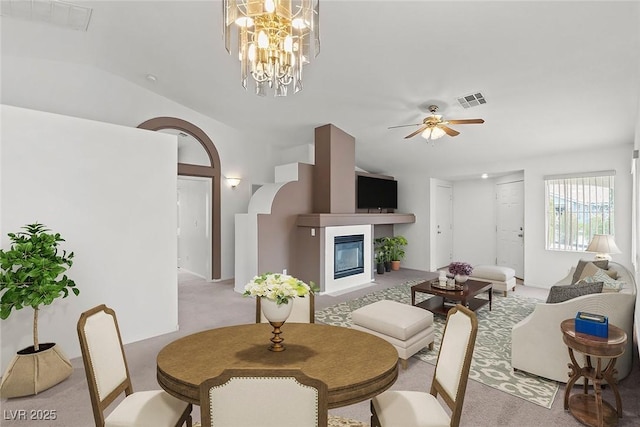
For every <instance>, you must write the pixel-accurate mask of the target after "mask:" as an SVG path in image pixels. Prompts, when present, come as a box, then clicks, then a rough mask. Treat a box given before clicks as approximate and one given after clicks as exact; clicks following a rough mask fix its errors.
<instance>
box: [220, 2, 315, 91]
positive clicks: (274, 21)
mask: <svg viewBox="0 0 640 427" xmlns="http://www.w3.org/2000/svg"><path fill="white" fill-rule="evenodd" d="M319 7H320V5H319V0H224V1H223V2H222V15H223V19H224V26H223V27H224V41H225V48H226V49H227V52H229V53H231V39H232V37H233V34H235V33H236V32H237V40H238V59H239V60H240V63H241V66H240V81H241V83H242V86H243V87H244V88H245V89H247V84H248V80H249V76H251V77H252V79H253V80H254V82H255V93H256V95H259V96H265V95H266V94H267V91H268V90H271V89H273V94H274V96H286V95H287V92H288V88H289V85H292V86H293V92H294V93H297V92H299V91H301V90H302V66H303V65H305V64H307V63H309V62H310V61H311V58H312V57H315V56H317V55H318V54H319V53H320V31H319V30H320V18H319V12H320V10H319ZM236 28H237V31H236Z"/></svg>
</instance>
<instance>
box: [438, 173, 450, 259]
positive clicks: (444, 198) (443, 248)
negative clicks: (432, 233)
mask: <svg viewBox="0 0 640 427" xmlns="http://www.w3.org/2000/svg"><path fill="white" fill-rule="evenodd" d="M452 257H453V189H452V187H447V186H444V185H437V186H436V253H435V260H436V266H437V268H440V267H445V266H447V265H449V263H450V262H451V259H452Z"/></svg>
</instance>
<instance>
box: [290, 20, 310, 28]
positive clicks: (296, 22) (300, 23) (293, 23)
mask: <svg viewBox="0 0 640 427" xmlns="http://www.w3.org/2000/svg"><path fill="white" fill-rule="evenodd" d="M291 26H292V27H293V28H295V29H296V30H302V29H304V28H307V24H306V23H305V22H304V19H302V18H296V19H294V20H293V21H291Z"/></svg>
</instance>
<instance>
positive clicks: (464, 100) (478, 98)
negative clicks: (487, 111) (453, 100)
mask: <svg viewBox="0 0 640 427" xmlns="http://www.w3.org/2000/svg"><path fill="white" fill-rule="evenodd" d="M458 102H459V103H460V105H462V106H463V107H464V108H471V107H477V106H478V105H480V104H486V103H487V100H486V99H484V95H483V94H481V93H480V92H476V93H472V94H471V95H466V96H461V97H459V98H458Z"/></svg>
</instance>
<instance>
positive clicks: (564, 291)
mask: <svg viewBox="0 0 640 427" xmlns="http://www.w3.org/2000/svg"><path fill="white" fill-rule="evenodd" d="M602 286H603V283H602V282H597V283H587V282H578V283H574V284H573V285H564V286H562V285H554V286H552V287H551V289H549V296H548V297H547V304H555V303H558V302H563V301H567V300H570V299H573V298H576V297H579V296H582V295H589V294H599V293H601V292H602Z"/></svg>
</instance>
